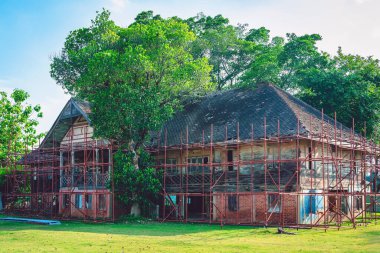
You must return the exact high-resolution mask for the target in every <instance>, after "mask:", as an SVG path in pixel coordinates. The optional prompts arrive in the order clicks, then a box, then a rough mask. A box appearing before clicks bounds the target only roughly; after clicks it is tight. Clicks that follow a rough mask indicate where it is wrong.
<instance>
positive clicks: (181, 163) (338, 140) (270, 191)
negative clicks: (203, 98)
mask: <svg viewBox="0 0 380 253" xmlns="http://www.w3.org/2000/svg"><path fill="white" fill-rule="evenodd" d="M300 117H302V115H298V116H297V120H298V122H297V126H298V127H297V130H296V134H294V135H291V136H290V135H282V133H281V122H280V121H279V120H278V122H277V133H276V134H271V135H268V134H267V131H266V129H267V122H266V117H265V116H264V118H263V122H262V128H263V129H264V134H263V136H261V137H258V136H256V135H255V129H254V127H253V126H254V125H253V124H251V126H249V128H250V132H251V133H250V136H251V137H250V138H249V139H240V137H239V132H240V129H241V126H239V123H238V122H237V123H236V125H235V126H233V127H231V126H230V127H228V126H227V125H226V126H225V130H224V132H225V139H224V141H218V142H215V141H214V136H215V134H214V126H213V125H211V126H210V127H209V129H204V130H203V131H202V133H201V135H202V136H201V137H200V138H199V139H198V140H200V141H190V140H189V129H188V128H186V129H184V131H182V132H181V134H180V136H181V138H180V140H178V142H177V143H180V144H179V145H169V144H168V139H169V136H170V133H168V132H167V130H164V131H163V132H162V133H161V134H160V135H159V136H158V137H157V143H156V145H154V147H151V148H150V149H149V152H151V154H152V155H153V156H154V157H156V161H157V162H156V164H157V165H156V168H157V170H159V171H161V173H160V175H162V184H163V190H162V204H161V206H160V221H162V222H165V221H177V222H202V223H210V224H211V223H217V224H220V225H223V224H236V225H260V226H282V227H297V228H299V227H321V228H324V229H327V228H330V227H334V228H338V229H339V228H341V227H342V226H352V227H354V228H355V227H356V226H358V225H367V224H368V223H369V222H372V221H374V222H376V219H377V218H379V216H378V214H377V210H378V208H379V200H380V199H379V197H378V194H379V190H380V178H379V175H378V169H379V165H378V157H379V147H378V146H377V145H376V144H375V143H373V142H371V141H369V140H367V139H366V138H365V137H363V136H361V135H359V134H357V133H356V132H355V128H354V121H353V125H352V128H351V129H349V128H345V127H343V126H342V125H341V124H337V121H336V115H335V118H334V119H332V118H330V117H327V116H325V115H324V114H323V111H322V112H321V117H320V118H319V119H318V118H315V117H311V116H310V117H309V118H308V119H307V121H308V124H309V126H308V128H309V129H317V130H316V131H315V132H313V131H310V132H309V133H307V134H304V133H301V131H300V128H301V124H300V120H299V119H300ZM316 126H319V127H316ZM338 126H339V127H338ZM244 127H247V126H244ZM231 128H233V129H231ZM230 131H233V132H234V133H235V138H231V135H229V134H228V132H230ZM363 135H364V136H365V133H364V134H363Z"/></svg>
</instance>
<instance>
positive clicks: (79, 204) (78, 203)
mask: <svg viewBox="0 0 380 253" xmlns="http://www.w3.org/2000/svg"><path fill="white" fill-rule="evenodd" d="M75 207H76V208H78V209H82V208H83V195H82V194H75Z"/></svg>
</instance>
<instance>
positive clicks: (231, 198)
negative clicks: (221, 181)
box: [228, 195, 239, 212]
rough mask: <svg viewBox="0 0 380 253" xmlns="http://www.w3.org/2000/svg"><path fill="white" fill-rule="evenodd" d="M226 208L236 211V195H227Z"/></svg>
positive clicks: (237, 208) (237, 207)
mask: <svg viewBox="0 0 380 253" xmlns="http://www.w3.org/2000/svg"><path fill="white" fill-rule="evenodd" d="M228 210H229V211H231V212H236V211H238V210H239V206H238V201H237V196H236V195H228Z"/></svg>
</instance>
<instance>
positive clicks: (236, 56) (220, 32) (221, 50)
mask: <svg viewBox="0 0 380 253" xmlns="http://www.w3.org/2000/svg"><path fill="white" fill-rule="evenodd" d="M185 22H186V23H187V24H188V25H189V27H190V29H191V30H192V31H193V32H194V33H195V34H196V35H197V39H196V40H195V41H194V42H193V43H192V45H191V53H192V55H193V56H194V58H196V59H198V58H203V57H207V58H208V59H209V62H210V64H211V65H212V66H213V68H212V72H211V77H212V81H213V82H214V83H216V84H217V89H219V90H220V89H222V88H227V87H231V86H232V85H234V84H235V83H236V81H237V78H238V76H239V75H240V74H241V73H242V72H243V71H244V70H245V68H246V65H247V64H248V62H249V61H250V57H249V54H248V51H247V49H248V48H247V47H249V43H247V42H246V41H245V40H243V39H242V36H243V34H244V31H245V26H233V25H231V24H230V23H229V20H228V19H227V18H224V17H223V16H221V15H217V16H215V17H211V16H205V15H204V14H203V13H200V14H198V15H197V16H195V17H191V18H189V19H187V20H185Z"/></svg>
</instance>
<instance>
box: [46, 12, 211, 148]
mask: <svg viewBox="0 0 380 253" xmlns="http://www.w3.org/2000/svg"><path fill="white" fill-rule="evenodd" d="M109 16H110V13H109V12H108V11H105V10H103V11H102V12H100V13H98V15H97V17H96V18H95V20H94V21H92V25H91V26H90V27H88V28H81V29H78V30H75V31H72V32H71V33H70V35H69V36H68V37H67V39H66V42H65V46H64V48H63V50H62V53H61V55H59V56H56V57H54V59H53V62H52V64H51V75H52V77H53V78H54V79H55V80H56V81H57V83H58V84H59V85H61V86H62V87H63V88H65V89H66V90H67V91H68V92H69V93H70V94H72V95H74V96H77V97H79V98H82V99H84V100H87V101H89V102H91V104H92V114H91V115H90V118H91V121H92V124H93V125H94V127H95V135H96V136H97V137H102V138H107V139H110V140H113V141H115V142H116V143H117V144H118V145H120V146H128V148H130V149H131V150H132V151H133V152H136V151H137V150H139V147H141V145H142V144H143V143H144V141H145V140H146V138H147V136H148V134H149V132H150V131H152V130H159V129H160V128H161V127H162V124H163V123H164V122H165V121H167V120H168V119H169V118H170V117H171V116H172V115H173V113H174V112H175V111H177V110H179V109H181V107H182V102H183V101H184V100H186V99H187V98H189V97H197V96H202V95H204V94H205V93H206V92H208V91H210V90H212V89H213V86H212V84H211V83H210V81H209V80H210V77H209V72H210V71H211V66H210V65H209V64H208V62H207V59H206V58H204V57H201V58H197V59H194V58H193V57H192V55H191V54H190V53H189V50H188V49H189V46H190V44H191V43H192V42H193V41H194V40H195V35H194V33H192V32H191V31H189V28H188V26H187V25H186V24H185V23H183V22H180V21H178V19H176V18H169V19H162V18H159V17H156V18H155V17H153V14H152V13H151V12H145V13H141V14H139V15H138V17H137V18H136V22H135V23H133V24H132V25H130V26H129V27H127V28H123V27H119V26H117V25H115V23H114V22H113V21H112V20H110V19H109Z"/></svg>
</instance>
